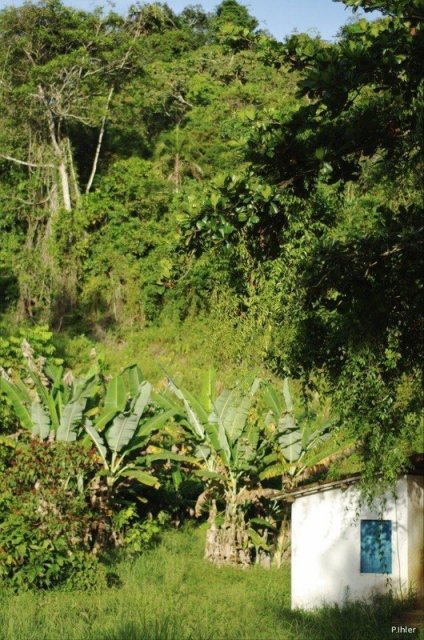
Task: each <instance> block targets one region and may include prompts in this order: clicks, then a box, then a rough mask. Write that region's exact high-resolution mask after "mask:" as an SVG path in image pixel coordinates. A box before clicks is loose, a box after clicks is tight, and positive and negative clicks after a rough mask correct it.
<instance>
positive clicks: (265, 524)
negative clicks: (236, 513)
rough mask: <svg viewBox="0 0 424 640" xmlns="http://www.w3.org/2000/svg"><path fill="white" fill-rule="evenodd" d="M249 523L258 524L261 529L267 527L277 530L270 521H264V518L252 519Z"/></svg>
mask: <svg viewBox="0 0 424 640" xmlns="http://www.w3.org/2000/svg"><path fill="white" fill-rule="evenodd" d="M249 522H250V523H251V524H258V525H259V526H260V527H266V528H267V529H271V530H275V525H274V524H272V523H271V522H270V521H269V520H264V518H251V519H250V520H249Z"/></svg>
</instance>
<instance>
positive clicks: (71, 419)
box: [56, 398, 87, 442]
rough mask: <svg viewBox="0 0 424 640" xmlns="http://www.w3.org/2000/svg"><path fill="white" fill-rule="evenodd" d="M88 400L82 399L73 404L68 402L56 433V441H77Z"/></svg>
mask: <svg viewBox="0 0 424 640" xmlns="http://www.w3.org/2000/svg"><path fill="white" fill-rule="evenodd" d="M86 403H87V400H86V399H85V398H81V399H80V400H76V401H73V402H68V404H67V405H65V407H64V409H63V413H62V415H61V418H60V423H59V427H58V429H57V432H56V440H58V441H60V442H73V441H74V440H76V439H77V431H78V428H79V426H80V425H81V421H82V416H83V413H84V409H85V405H86Z"/></svg>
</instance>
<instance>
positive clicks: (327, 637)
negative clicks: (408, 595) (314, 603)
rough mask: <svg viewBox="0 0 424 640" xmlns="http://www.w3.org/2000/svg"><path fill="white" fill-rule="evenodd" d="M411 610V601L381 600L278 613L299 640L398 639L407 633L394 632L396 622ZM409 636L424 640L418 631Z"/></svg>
mask: <svg viewBox="0 0 424 640" xmlns="http://www.w3.org/2000/svg"><path fill="white" fill-rule="evenodd" d="M410 607H411V601H407V602H403V603H401V602H397V601H395V600H393V599H392V598H390V597H379V598H375V599H374V600H373V601H372V602H371V603H369V602H361V601H359V602H346V603H345V604H344V605H343V606H337V605H334V606H324V607H322V608H320V609H317V610H315V611H302V610H294V611H292V610H291V609H280V610H279V611H278V612H275V614H276V615H277V616H278V618H279V620H280V623H283V622H284V624H283V625H282V626H285V625H286V628H289V629H290V631H291V636H290V637H293V638H296V640H365V639H366V640H389V639H390V640H396V639H397V638H402V637H405V633H396V632H393V631H392V627H394V626H398V622H396V620H398V619H399V618H402V612H405V611H406V610H407V609H408V608H410ZM408 637H411V638H415V639H418V638H420V639H422V638H424V634H423V633H422V632H421V635H420V632H419V630H418V629H417V630H416V631H415V633H410V634H408Z"/></svg>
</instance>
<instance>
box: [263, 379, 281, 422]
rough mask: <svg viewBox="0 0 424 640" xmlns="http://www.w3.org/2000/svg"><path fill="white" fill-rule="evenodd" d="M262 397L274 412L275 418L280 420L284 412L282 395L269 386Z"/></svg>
mask: <svg viewBox="0 0 424 640" xmlns="http://www.w3.org/2000/svg"><path fill="white" fill-rule="evenodd" d="M262 397H263V399H264V401H265V404H266V406H267V407H268V408H269V409H270V410H271V411H272V413H273V415H274V416H275V418H276V419H278V417H279V416H280V414H281V413H282V411H283V403H282V402H281V396H280V394H279V393H277V391H276V389H274V387H273V386H272V385H270V384H267V385H266V387H265V389H264V392H263V396H262Z"/></svg>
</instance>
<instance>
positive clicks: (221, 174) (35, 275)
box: [0, 0, 424, 478]
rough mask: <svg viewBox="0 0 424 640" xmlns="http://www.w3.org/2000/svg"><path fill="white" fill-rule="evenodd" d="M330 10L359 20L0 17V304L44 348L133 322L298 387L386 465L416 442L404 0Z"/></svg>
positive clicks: (419, 201)
mask: <svg viewBox="0 0 424 640" xmlns="http://www.w3.org/2000/svg"><path fill="white" fill-rule="evenodd" d="M343 2H344V4H346V5H348V6H351V7H353V8H355V9H359V8H361V9H363V10H364V11H365V12H368V11H373V10H376V9H377V10H379V11H380V12H381V13H382V17H381V18H379V19H377V20H374V21H372V22H370V21H368V20H366V19H365V18H360V19H359V20H357V21H354V22H352V23H350V24H348V25H346V26H345V27H343V28H342V29H341V31H340V34H339V36H338V38H337V40H336V41H335V42H334V43H329V42H326V41H324V40H322V39H321V38H320V37H319V36H316V37H311V36H309V35H307V34H294V35H292V36H290V37H288V38H287V39H286V40H285V41H284V42H278V41H277V40H275V39H274V38H273V37H272V36H271V35H270V34H268V33H266V32H264V31H262V30H260V29H259V28H258V21H257V20H256V19H255V18H254V17H253V16H251V15H250V13H249V12H248V10H247V9H246V7H245V6H244V5H242V4H240V3H238V2H237V1H236V0H223V2H221V3H220V4H219V5H218V7H217V8H216V10H215V11H214V12H213V13H207V12H205V11H203V10H202V9H201V8H200V7H197V6H192V7H188V8H186V9H184V11H182V12H181V13H180V14H176V13H174V12H173V11H172V10H171V9H170V8H169V7H168V6H167V5H166V4H165V3H152V4H144V5H142V6H141V5H134V6H133V7H132V8H131V9H130V11H129V13H128V15H127V16H126V17H122V16H119V15H118V14H116V13H114V12H109V13H105V12H104V11H102V10H100V9H98V10H95V11H92V12H90V11H79V10H76V9H73V8H70V7H67V6H66V5H65V4H63V3H62V2H61V0H41V1H39V2H28V3H26V4H24V5H23V6H21V7H8V8H5V9H3V10H2V11H0V68H1V70H2V71H1V80H0V175H1V184H0V233H1V235H2V243H1V247H0V286H1V289H2V291H1V300H0V313H1V314H2V317H1V321H2V325H4V327H6V326H9V327H12V326H13V325H15V324H17V323H21V324H23V325H28V324H35V325H36V324H37V323H43V322H46V323H48V324H49V325H50V326H51V327H52V329H53V330H54V332H55V333H56V335H57V340H58V344H61V345H62V350H63V352H64V354H66V353H67V349H68V347H67V345H68V344H74V343H75V340H76V341H77V342H78V340H79V341H80V342H79V343H78V344H83V343H84V344H85V342H84V341H87V342H88V343H89V344H91V345H97V346H99V345H101V344H107V345H108V348H109V347H110V345H113V348H112V349H111V351H115V350H116V345H122V344H124V343H128V344H130V345H131V344H135V342H137V340H138V341H139V342H140V343H143V344H145V343H146V342H145V341H146V340H147V341H149V340H150V338H146V337H145V336H151V344H152V345H153V346H152V348H153V350H155V349H156V351H157V352H159V353H163V352H165V353H167V348H168V347H167V346H166V345H168V346H169V343H170V342H172V343H173V344H174V347H173V348H175V350H176V351H175V352H177V353H178V354H179V357H181V358H188V359H190V357H193V358H194V360H196V359H197V360H196V361H197V362H198V363H199V362H200V364H201V365H202V366H207V365H209V364H211V363H213V362H214V361H215V364H218V365H220V364H222V362H225V363H226V366H228V367H229V368H230V369H231V370H232V374H231V375H233V377H234V378H237V375H238V373H237V372H238V371H239V370H240V369H252V368H259V369H263V371H265V372H266V373H267V375H270V376H272V375H275V374H276V375H291V376H295V377H299V378H301V379H302V380H303V382H304V384H305V389H306V390H309V391H308V392H312V390H313V389H316V388H319V389H320V390H321V391H323V392H325V393H326V394H328V396H329V398H330V399H331V403H332V407H333V412H334V414H335V416H336V418H337V419H336V421H335V425H336V426H335V427H334V429H335V430H336V429H343V430H347V431H348V432H349V433H350V434H351V435H352V437H353V438H354V439H355V440H356V442H357V446H358V450H359V451H360V452H361V460H362V464H363V465H364V469H365V473H366V474H368V477H369V478H372V477H375V474H376V473H377V472H383V473H384V474H385V476H386V477H394V476H395V474H396V473H397V471H398V470H399V469H400V468H401V467H402V465H404V464H405V461H406V459H407V457H408V455H409V454H410V452H411V451H412V450H413V449H414V448H415V449H416V448H420V447H422V444H421V443H420V433H421V432H420V428H421V427H420V422H419V420H420V406H421V401H422V395H421V394H422V374H421V366H422V361H423V346H422V337H423V326H422V312H421V310H422V273H423V269H422V255H423V251H422V230H423V227H422V209H423V190H422V176H423V118H422V108H423V101H424V83H423V74H422V60H423V58H424V37H423V28H422V17H423V15H422V14H423V5H422V2H421V0H413V1H412V2H410V1H409V2H406V1H405V2H404V1H402V2H395V1H391V0H375V1H374V0H343ZM149 332H150V333H149ZM134 336H136V338H134ZM73 341H74V342H73ZM90 341H91V342H90ZM132 341H135V342H132ZM143 341H144V342H143ZM149 344H150V343H149ZM175 345H177V346H175ZM194 345H195V346H194ZM119 348H120V347H119ZM131 348H132V347H131ZM118 351H119V349H118ZM175 352H173V353H175ZM169 357H171V356H169ZM219 360H221V362H217V361H219ZM184 362H185V361H184ZM120 364H121V365H122V364H125V362H121V363H120ZM183 368H184V367H183ZM230 377H231V376H230ZM335 432H336V431H335Z"/></svg>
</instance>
